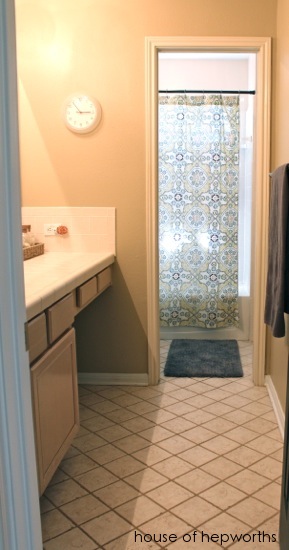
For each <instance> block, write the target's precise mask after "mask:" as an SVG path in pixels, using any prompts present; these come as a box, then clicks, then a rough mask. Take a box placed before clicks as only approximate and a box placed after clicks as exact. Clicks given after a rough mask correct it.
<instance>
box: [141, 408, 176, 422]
mask: <svg viewBox="0 0 289 550" xmlns="http://www.w3.org/2000/svg"><path fill="white" fill-rule="evenodd" d="M143 416H144V417H145V418H147V419H148V420H151V421H152V422H154V423H155V424H162V423H163V422H167V421H168V420H172V418H175V417H176V415H175V414H172V413H171V412H169V411H168V410H167V409H157V408H156V409H155V410H154V411H151V412H148V413H143Z"/></svg>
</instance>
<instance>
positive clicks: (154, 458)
mask: <svg viewBox="0 0 289 550" xmlns="http://www.w3.org/2000/svg"><path fill="white" fill-rule="evenodd" d="M132 456H133V457H134V458H136V459H137V460H140V461H141V462H143V463H144V464H146V465H147V466H152V465H153V464H157V463H158V462H161V461H163V460H165V459H166V458H169V457H170V456H171V455H170V453H168V452H167V451H165V450H164V449H160V447H158V446H157V445H149V446H148V447H146V448H145V449H141V450H139V451H137V452H135V453H133V454H132ZM162 464H163V462H162Z"/></svg>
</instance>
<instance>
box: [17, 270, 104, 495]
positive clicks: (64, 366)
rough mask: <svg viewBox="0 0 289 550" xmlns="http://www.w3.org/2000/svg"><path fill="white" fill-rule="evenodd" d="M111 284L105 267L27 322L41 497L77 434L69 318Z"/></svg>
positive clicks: (72, 317) (76, 386)
mask: <svg viewBox="0 0 289 550" xmlns="http://www.w3.org/2000/svg"><path fill="white" fill-rule="evenodd" d="M110 285H111V268H110V267H108V268H106V269H104V270H103V271H101V272H100V273H97V274H96V275H95V276H94V277H91V278H90V279H88V280H87V281H84V282H83V283H82V284H81V285H79V286H78V287H76V288H74V289H73V290H72V292H70V293H69V294H66V295H65V296H63V297H62V298H61V299H60V300H58V301H56V302H54V303H52V304H51V305H50V306H49V307H47V308H46V309H45V310H44V311H43V312H42V313H40V314H39V315H37V316H36V317H34V318H33V319H31V320H29V321H28V323H27V335H28V342H29V360H30V367H31V368H30V371H31V389H32V407H33V417H34V432H35V446H36V459H37V471H38V485H39V494H40V495H41V494H42V493H43V492H44V490H45V488H46V487H47V485H48V483H49V481H50V480H51V478H52V476H53V474H54V473H55V471H56V469H57V468H58V466H59V464H60V462H61V460H62V459H63V457H64V455H65V454H66V452H67V450H68V449H69V447H70V445H71V443H72V441H73V439H74V437H75V435H76V433H77V431H78V429H79V404H78V383H77V365H76V345H75V331H74V328H72V325H73V322H74V318H75V316H76V315H77V314H78V313H79V312H80V311H82V309H83V308H84V307H86V306H87V305H88V304H89V303H90V302H91V301H92V300H94V299H95V298H97V296H99V294H101V293H102V292H103V291H104V290H106V288H108V286H110Z"/></svg>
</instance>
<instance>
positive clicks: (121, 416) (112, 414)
mask: <svg viewBox="0 0 289 550" xmlns="http://www.w3.org/2000/svg"><path fill="white" fill-rule="evenodd" d="M105 416H106V418H107V419H108V420H110V421H112V422H115V423H117V424H121V422H125V421H126V420H131V419H132V418H136V416H137V415H136V414H135V413H134V412H133V411H130V410H128V409H115V410H114V411H108V412H106V413H105ZM103 427H104V428H105V427H106V426H103Z"/></svg>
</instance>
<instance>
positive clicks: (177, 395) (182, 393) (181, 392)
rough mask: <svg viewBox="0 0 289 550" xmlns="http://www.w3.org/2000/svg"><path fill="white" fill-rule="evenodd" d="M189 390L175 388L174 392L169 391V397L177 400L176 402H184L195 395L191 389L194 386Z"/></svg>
mask: <svg viewBox="0 0 289 550" xmlns="http://www.w3.org/2000/svg"><path fill="white" fill-rule="evenodd" d="M191 388H192V390H191V391H189V390H188V389H185V388H179V389H177V388H175V389H174V391H170V393H169V395H170V397H173V399H177V400H178V401H185V400H186V399H189V398H190V397H193V396H194V395H196V394H195V392H194V389H193V388H194V386H191Z"/></svg>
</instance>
